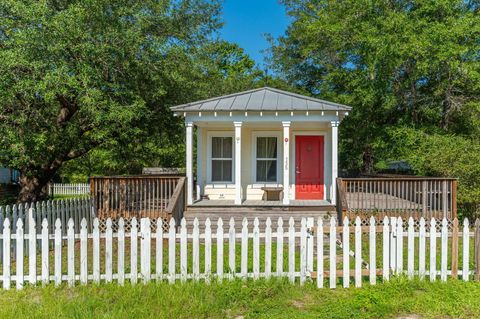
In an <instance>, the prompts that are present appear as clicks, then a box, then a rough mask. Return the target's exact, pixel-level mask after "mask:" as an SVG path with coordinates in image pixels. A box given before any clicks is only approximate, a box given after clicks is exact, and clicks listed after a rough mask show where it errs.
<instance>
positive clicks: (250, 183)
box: [197, 121, 332, 200]
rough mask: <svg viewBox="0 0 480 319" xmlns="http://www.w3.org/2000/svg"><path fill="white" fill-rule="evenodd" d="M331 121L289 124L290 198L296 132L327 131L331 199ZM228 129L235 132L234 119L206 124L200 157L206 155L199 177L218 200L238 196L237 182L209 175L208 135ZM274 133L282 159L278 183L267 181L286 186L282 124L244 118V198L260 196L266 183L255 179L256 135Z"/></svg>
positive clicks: (207, 192) (327, 184)
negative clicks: (215, 179)
mask: <svg viewBox="0 0 480 319" xmlns="http://www.w3.org/2000/svg"><path fill="white" fill-rule="evenodd" d="M328 124H329V123H327V122H320V123H305V122H298V123H295V121H292V123H291V127H290V138H289V140H290V154H289V157H290V165H289V171H290V187H289V191H290V198H291V199H295V136H296V135H324V136H325V150H324V154H325V155H324V159H325V163H324V178H325V179H324V182H325V199H327V200H329V199H330V197H331V196H330V194H331V187H332V178H331V176H332V154H331V149H332V145H331V133H330V132H331V130H330V128H329V126H328ZM225 132H231V134H233V133H234V127H233V123H231V124H230V125H228V124H225V126H223V125H221V126H220V125H218V126H215V127H208V126H203V127H202V132H201V139H202V141H201V144H202V147H201V150H198V151H200V152H201V157H202V159H203V161H202V164H201V167H199V168H198V169H201V170H202V171H201V176H202V180H201V181H197V182H200V184H202V185H205V186H204V190H203V194H205V195H208V197H209V198H210V199H211V200H218V199H225V200H234V199H235V187H234V183H231V184H218V183H216V184H213V183H209V181H208V180H209V176H210V174H211V172H210V171H209V169H208V167H209V164H208V163H209V161H210V154H208V145H209V143H210V142H209V138H210V137H211V136H212V135H215V133H220V134H224V133H225ZM266 132H268V133H274V134H278V136H279V147H278V150H277V152H278V154H279V159H278V163H277V170H278V174H277V184H268V185H269V186H270V185H275V186H283V184H282V183H283V170H282V169H281V168H282V167H283V142H284V141H283V127H282V124H281V123H275V124H265V123H256V124H252V123H248V122H243V126H242V139H241V143H242V145H241V152H242V156H241V158H242V163H241V171H242V198H243V199H248V200H260V199H262V196H263V191H262V190H261V187H262V186H265V184H258V183H255V177H254V171H253V170H254V167H253V165H254V153H253V147H254V138H255V134H262V133H266Z"/></svg>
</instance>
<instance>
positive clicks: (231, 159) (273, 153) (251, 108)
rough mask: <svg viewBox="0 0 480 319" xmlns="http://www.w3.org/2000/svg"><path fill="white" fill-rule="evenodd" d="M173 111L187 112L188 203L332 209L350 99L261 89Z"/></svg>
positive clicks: (177, 108) (189, 204)
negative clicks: (334, 100)
mask: <svg viewBox="0 0 480 319" xmlns="http://www.w3.org/2000/svg"><path fill="white" fill-rule="evenodd" d="M172 110H173V111H174V112H175V114H176V115H177V116H183V117H184V118H185V127H186V175H187V206H188V207H200V206H201V207H206V206H211V207H220V206H237V207H255V206H259V207H284V208H288V207H291V208H292V209H297V208H299V207H307V208H309V209H313V208H317V209H322V210H330V209H334V208H335V201H336V185H335V181H336V178H337V175H338V173H337V172H338V168H337V166H338V164H337V163H338V126H339V123H340V121H341V120H342V119H343V118H344V117H345V116H346V115H347V113H348V111H349V110H350V108H349V107H348V106H344V105H339V104H335V103H331V102H328V101H322V100H318V99H313V98H310V97H306V96H301V95H297V94H293V93H290V92H285V91H280V90H276V89H271V88H262V89H255V90H251V91H246V92H241V93H236V94H232V95H228V96H223V97H218V98H214V99H209V100H205V101H199V102H194V103H190V104H187V105H181V106H177V107H174V108H172ZM195 135H196V139H194V136H195ZM194 176H196V184H194ZM194 187H195V189H194ZM275 190H276V194H277V196H276V197H277V199H278V200H276V201H271V200H269V201H264V200H265V199H267V194H268V192H269V191H275ZM270 194H271V193H270ZM279 195H280V196H279ZM201 199H202V200H201ZM205 199H208V200H205ZM268 199H272V198H269V197H268Z"/></svg>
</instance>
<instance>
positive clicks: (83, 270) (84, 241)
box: [80, 218, 123, 285]
mask: <svg viewBox="0 0 480 319" xmlns="http://www.w3.org/2000/svg"><path fill="white" fill-rule="evenodd" d="M87 231H88V229H87V220H86V219H85V218H82V222H81V225H80V283H81V284H83V285H86V284H87V282H88V257H87V256H88V246H87V245H88V232H87ZM119 254H120V250H119ZM122 268H123V265H122ZM119 269H120V267H119ZM119 273H120V272H119Z"/></svg>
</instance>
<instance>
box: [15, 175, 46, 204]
mask: <svg viewBox="0 0 480 319" xmlns="http://www.w3.org/2000/svg"><path fill="white" fill-rule="evenodd" d="M49 180H50V178H44V177H42V178H40V177H38V176H28V175H27V174H24V173H23V172H22V174H21V175H20V180H19V181H20V187H21V189H20V194H19V195H18V198H17V202H18V203H27V202H28V203H32V202H36V201H41V200H45V199H47V197H48V190H47V186H48V181H49Z"/></svg>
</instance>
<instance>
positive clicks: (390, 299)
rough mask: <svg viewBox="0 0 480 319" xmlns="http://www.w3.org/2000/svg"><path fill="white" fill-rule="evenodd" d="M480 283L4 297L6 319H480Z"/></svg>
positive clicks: (114, 288)
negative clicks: (409, 317)
mask: <svg viewBox="0 0 480 319" xmlns="http://www.w3.org/2000/svg"><path fill="white" fill-rule="evenodd" d="M478 300H480V284H478V283H476V282H468V283H464V282H461V281H449V282H447V283H440V282H436V283H430V282H420V281H407V280H406V279H403V278H397V279H394V280H393V281H392V282H390V283H386V284H379V285H377V286H368V285H366V286H365V287H363V288H361V289H355V288H350V289H337V290H329V289H317V288H316V287H315V286H314V285H313V284H312V283H308V284H306V285H305V286H304V287H300V286H299V285H298V284H297V285H291V284H289V283H287V282H286V281H282V280H271V281H265V280H259V281H255V282H254V281H246V282H242V281H240V280H236V281H232V282H227V281H224V282H223V283H221V284H218V283H212V284H211V285H206V284H204V283H202V282H200V283H193V282H188V283H186V284H180V283H178V284H175V285H168V284H166V283H160V284H156V283H151V284H148V285H146V286H144V285H141V284H139V285H136V286H130V285H126V286H124V287H120V286H118V285H116V284H111V285H106V284H102V285H99V286H97V285H88V286H86V287H75V288H67V287H65V286H62V287H60V288H54V287H52V286H47V287H45V288H41V287H34V288H26V289H24V290H23V291H20V292H17V291H15V290H11V291H2V292H0V317H2V318H13V317H15V318H235V317H238V316H243V317H245V318H397V317H399V316H405V315H418V316H420V317H422V318H451V317H453V318H479V317H480V303H479V302H478Z"/></svg>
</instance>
